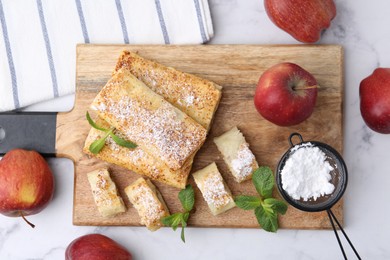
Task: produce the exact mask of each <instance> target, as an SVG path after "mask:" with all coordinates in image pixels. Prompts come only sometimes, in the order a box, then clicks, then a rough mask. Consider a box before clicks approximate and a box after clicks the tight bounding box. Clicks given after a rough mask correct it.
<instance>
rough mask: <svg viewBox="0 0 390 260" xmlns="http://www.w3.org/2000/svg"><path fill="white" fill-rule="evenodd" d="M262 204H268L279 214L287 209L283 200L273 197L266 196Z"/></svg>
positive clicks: (284, 212)
mask: <svg viewBox="0 0 390 260" xmlns="http://www.w3.org/2000/svg"><path fill="white" fill-rule="evenodd" d="M264 204H266V205H269V206H270V207H271V208H272V210H274V211H275V212H277V213H279V214H282V215H284V214H286V211H287V204H286V203H285V202H284V201H281V200H277V199H274V198H268V199H265V200H264Z"/></svg>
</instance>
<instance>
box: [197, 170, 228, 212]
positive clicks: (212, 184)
mask: <svg viewBox="0 0 390 260" xmlns="http://www.w3.org/2000/svg"><path fill="white" fill-rule="evenodd" d="M203 197H204V199H205V200H206V202H207V204H209V205H214V207H215V208H217V209H220V208H222V207H224V206H225V205H227V204H228V203H230V202H232V200H233V199H232V197H231V196H230V194H229V193H228V192H227V191H226V189H225V185H224V184H223V179H222V177H221V176H220V174H216V173H210V174H209V175H208V176H207V177H206V178H205V181H204V184H203Z"/></svg>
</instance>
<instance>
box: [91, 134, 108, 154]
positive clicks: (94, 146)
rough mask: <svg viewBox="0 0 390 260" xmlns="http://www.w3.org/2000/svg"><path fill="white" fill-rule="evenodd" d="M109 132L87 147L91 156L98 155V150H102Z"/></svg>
mask: <svg viewBox="0 0 390 260" xmlns="http://www.w3.org/2000/svg"><path fill="white" fill-rule="evenodd" d="M110 132H111V131H108V132H107V133H106V134H105V135H104V136H103V137H102V138H100V139H98V140H96V141H94V142H92V143H91V145H90V146H89V151H90V152H91V153H93V154H98V153H99V152H100V150H102V149H103V147H104V145H105V144H106V139H107V137H108V135H109V134H110Z"/></svg>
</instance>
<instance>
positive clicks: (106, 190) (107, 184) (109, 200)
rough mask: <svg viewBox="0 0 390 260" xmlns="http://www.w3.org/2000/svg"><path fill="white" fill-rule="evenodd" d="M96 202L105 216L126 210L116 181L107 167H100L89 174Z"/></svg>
mask: <svg viewBox="0 0 390 260" xmlns="http://www.w3.org/2000/svg"><path fill="white" fill-rule="evenodd" d="M87 177H88V182H89V184H90V186H91V189H92V194H93V198H94V200H95V204H96V206H97V208H98V210H99V212H100V214H101V215H102V216H103V217H110V216H113V215H116V214H118V213H121V212H125V211H126V207H125V204H124V203H123V200H122V198H121V197H120V196H119V194H118V190H117V188H116V185H115V183H114V182H113V181H112V180H111V177H110V173H109V172H108V170H107V169H105V168H103V169H98V170H95V171H92V172H89V173H88V174H87Z"/></svg>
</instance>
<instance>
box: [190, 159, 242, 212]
mask: <svg viewBox="0 0 390 260" xmlns="http://www.w3.org/2000/svg"><path fill="white" fill-rule="evenodd" d="M193 176H194V179H195V183H196V185H197V186H198V188H199V189H200V191H201V192H202V195H203V198H204V199H205V201H206V202H207V205H208V206H209V208H210V210H211V213H212V214H213V215H218V214H221V213H223V212H225V211H227V210H229V209H231V208H233V207H234V206H235V205H236V204H235V203H234V200H233V197H232V194H231V192H230V190H229V187H228V186H227V185H226V183H225V181H224V180H223V178H222V176H221V174H220V173H219V171H218V168H217V165H216V164H215V163H212V164H210V165H209V166H207V167H205V168H203V169H201V170H199V171H197V172H195V173H194V174H193Z"/></svg>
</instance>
